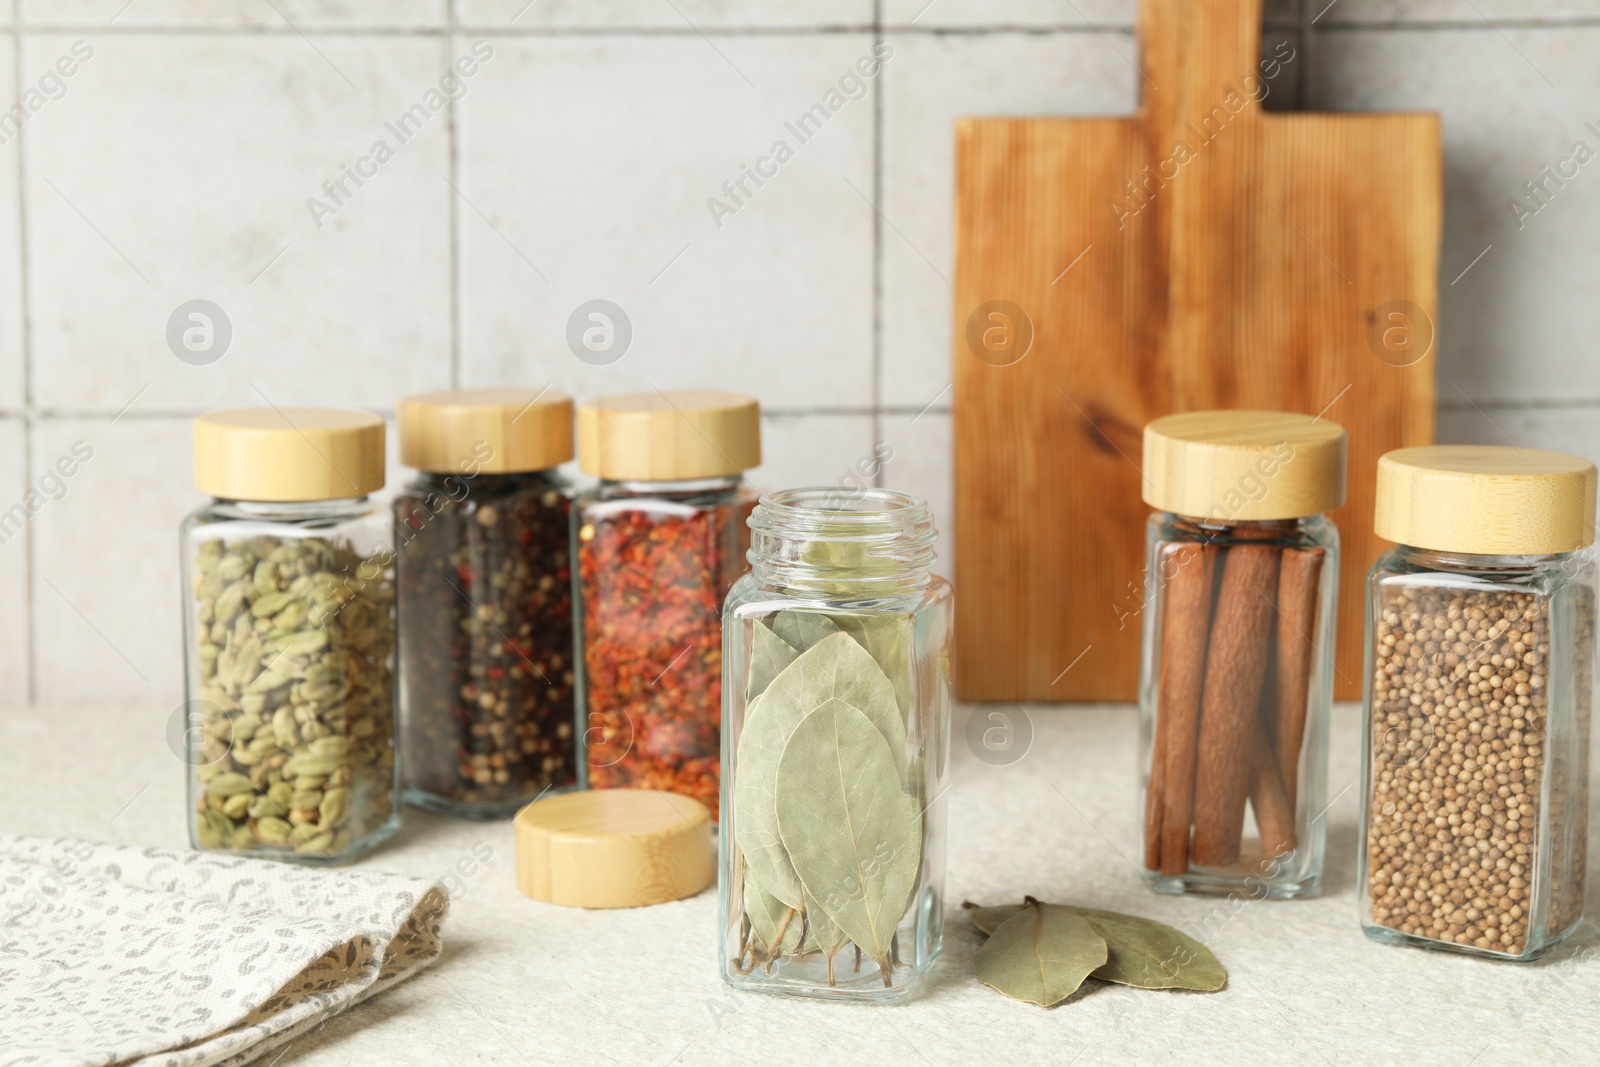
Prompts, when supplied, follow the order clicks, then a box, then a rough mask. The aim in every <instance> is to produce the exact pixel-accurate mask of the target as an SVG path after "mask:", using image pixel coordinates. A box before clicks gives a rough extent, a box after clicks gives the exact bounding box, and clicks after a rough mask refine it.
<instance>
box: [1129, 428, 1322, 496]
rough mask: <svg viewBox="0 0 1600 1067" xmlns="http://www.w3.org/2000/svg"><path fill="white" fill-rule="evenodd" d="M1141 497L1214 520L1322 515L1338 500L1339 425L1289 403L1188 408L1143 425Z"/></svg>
mask: <svg viewBox="0 0 1600 1067" xmlns="http://www.w3.org/2000/svg"><path fill="white" fill-rule="evenodd" d="M1143 470H1144V502H1145V503H1146V504H1149V505H1150V506H1151V507H1153V508H1158V509H1160V510H1161V511H1170V512H1172V513H1173V514H1176V515H1185V516H1189V517H1192V518H1197V519H1212V520H1216V521H1221V522H1263V521H1271V520H1275V519H1300V518H1305V517H1306V516H1308V515H1322V514H1326V513H1327V512H1330V511H1332V510H1334V509H1335V508H1337V507H1338V506H1339V505H1341V504H1343V503H1344V491H1345V433H1344V427H1342V426H1340V425H1339V424H1338V423H1334V422H1329V421H1328V420H1327V419H1321V418H1313V417H1312V416H1310V415H1299V414H1295V413H1293V412H1288V411H1190V412H1185V413H1184V414H1181V415H1167V416H1164V417H1163V418H1159V419H1156V420H1155V421H1153V422H1151V423H1150V424H1149V425H1147V426H1146V427H1145V428H1144V464H1143Z"/></svg>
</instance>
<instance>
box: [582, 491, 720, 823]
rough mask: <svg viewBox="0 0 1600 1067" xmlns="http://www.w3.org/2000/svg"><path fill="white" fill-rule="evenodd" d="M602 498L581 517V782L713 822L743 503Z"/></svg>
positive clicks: (715, 809) (590, 505)
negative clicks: (584, 764) (699, 809)
mask: <svg viewBox="0 0 1600 1067" xmlns="http://www.w3.org/2000/svg"><path fill="white" fill-rule="evenodd" d="M629 503H630V502H628V501H614V500H613V501H605V500H602V501H598V502H594V503H591V504H589V505H588V506H587V508H586V509H585V511H584V513H583V514H582V515H581V517H580V519H579V523H580V529H579V533H578V576H579V582H580V585H581V594H582V600H583V627H582V639H583V660H584V668H585V686H584V688H585V694H586V697H587V707H586V708H585V709H584V711H585V721H586V731H585V733H584V745H585V748H586V751H587V759H588V771H589V785H590V787H591V788H595V789H606V788H622V787H626V788H634V789H661V790H664V791H667V792H673V793H682V794H685V795H687V796H692V797H694V798H696V799H697V800H700V801H702V802H704V803H705V804H706V806H708V807H709V808H710V809H711V813H712V817H713V818H715V817H716V814H717V792H718V777H717V775H718V760H719V758H720V755H721V746H722V737H721V734H722V729H721V728H722V601H723V598H725V597H726V596H727V595H728V590H729V589H730V588H731V587H732V586H733V583H734V582H735V581H736V580H737V579H738V577H739V576H740V575H741V574H743V573H744V571H745V550H746V549H747V548H748V546H749V530H748V528H747V527H746V525H745V519H746V518H748V517H749V514H750V507H751V502H750V501H748V500H747V499H745V498H744V497H743V496H742V495H741V496H738V497H735V498H732V499H730V498H728V497H726V496H724V497H723V498H721V499H719V500H718V501H717V502H716V503H715V504H714V505H711V506H708V507H705V508H703V509H699V510H690V509H686V508H685V507H684V506H683V505H682V504H681V503H679V502H674V503H673V504H672V505H671V506H670V507H666V506H660V505H657V506H656V507H655V508H652V506H651V502H649V501H643V500H641V501H637V502H631V503H632V504H633V506H628V505H629Z"/></svg>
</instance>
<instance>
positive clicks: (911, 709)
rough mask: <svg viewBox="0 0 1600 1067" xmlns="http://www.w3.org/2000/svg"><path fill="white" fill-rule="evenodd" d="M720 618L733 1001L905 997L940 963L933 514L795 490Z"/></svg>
mask: <svg viewBox="0 0 1600 1067" xmlns="http://www.w3.org/2000/svg"><path fill="white" fill-rule="evenodd" d="M750 527H751V530H752V537H751V548H750V563H751V566H752V570H751V573H750V574H748V575H746V576H745V577H744V578H742V579H740V581H739V583H738V584H737V585H736V586H735V587H734V589H733V592H732V593H731V594H730V595H729V597H728V602H727V605H726V607H725V608H724V612H723V619H724V623H723V645H724V648H725V649H726V663H727V667H726V670H725V673H724V678H725V680H726V681H725V689H724V700H723V706H724V713H723V721H724V724H725V727H726V728H725V730H724V733H723V756H722V759H723V778H722V813H723V822H722V827H723V836H722V840H723V842H724V843H725V844H726V845H731V846H732V847H725V848H724V849H723V864H722V867H721V876H720V887H721V920H722V921H721V924H720V928H719V938H720V951H721V957H722V973H723V977H724V978H725V979H726V980H727V981H728V982H729V983H731V984H732V985H734V986H737V987H739V988H742V989H752V990H759V991H762V992H771V993H787V994H793V995H799V996H814V997H823V998H831V999H839V1000H854V1001H883V1000H892V999H896V998H899V997H902V996H904V995H906V994H907V993H909V992H910V991H911V990H912V989H913V988H914V987H915V986H916V984H917V982H918V981H919V980H920V979H921V978H922V977H923V975H925V974H926V973H927V970H928V968H929V967H930V966H931V965H932V963H933V960H934V957H935V956H936V955H937V954H938V952H939V946H940V942H941V939H942V935H943V915H944V906H943V905H944V902H943V895H944V847H945V819H944V800H943V795H944V791H945V786H946V782H947V774H948V769H949V748H950V702H949V685H948V682H947V679H948V675H949V663H948V655H949V639H950V610H951V592H950V586H949V584H948V583H946V582H945V580H944V579H943V578H939V577H937V576H935V575H934V574H933V564H934V552H933V545H934V541H935V539H936V537H937V533H936V531H935V529H934V523H933V517H932V514H931V513H930V512H929V510H928V506H927V504H926V503H924V502H923V501H922V500H920V499H919V498H917V497H914V496H910V495H908V494H905V493H895V492H889V491H886V490H877V489H875V490H865V491H860V492H858V493H855V494H848V495H841V494H840V493H839V491H838V490H837V489H792V490H787V491H784V492H780V493H773V494H770V495H768V496H766V497H763V498H762V500H761V503H760V504H759V505H758V506H757V507H756V509H755V513H754V514H753V515H752V516H751V519H750Z"/></svg>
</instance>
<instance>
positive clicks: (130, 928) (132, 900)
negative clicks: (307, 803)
mask: <svg viewBox="0 0 1600 1067" xmlns="http://www.w3.org/2000/svg"><path fill="white" fill-rule="evenodd" d="M448 906H449V900H448V898H447V897H446V895H445V893H444V891H443V890H441V889H440V888H439V886H438V885H436V884H434V883H432V882H429V881H426V880H423V879H418V878H407V877H404V876H401V875H396V874H382V873H379V872H371V871H336V870H318V869H313V868H307V867H297V866H292V865H290V864H286V863H277V862H274V861H272V860H259V859H247V858H243V857H238V856H230V855H226V854H221V853H215V852H172V851H169V850H167V849H159V848H129V847H125V846H120V845H94V844H89V843H88V842H84V841H71V840H49V839H46V838H38V837H14V836H7V835H0V1067H13V1065H16V1067H21V1065H24V1064H26V1065H29V1067H33V1065H40V1067H45V1065H48V1067H57V1065H60V1067H69V1065H70V1067H100V1065H106V1064H139V1065H140V1067H206V1065H210V1064H225V1065H228V1067H234V1065H237V1064H243V1063H247V1062H249V1061H250V1060H253V1059H255V1058H256V1057H257V1056H260V1055H262V1054H263V1053H265V1052H267V1051H269V1050H271V1049H273V1048H276V1047H278V1046H280V1045H282V1044H284V1043H285V1042H287V1041H290V1040H292V1039H293V1038H295V1037H297V1036H298V1035H300V1034H302V1033H304V1032H305V1031H307V1030H309V1029H311V1028H313V1027H315V1026H318V1025H320V1024H321V1023H322V1022H323V1021H325V1020H326V1019H328V1018H329V1017H331V1016H332V1015H334V1014H336V1013H338V1012H340V1011H343V1010H344V1009H345V1008H348V1007H349V1006H350V1005H352V1004H355V1003H358V1002H359V1001H362V1000H365V999H366V998H367V997H370V996H371V995H372V994H374V993H377V992H379V991H381V990H383V989H386V988H388V987H389V986H391V985H393V984H394V983H396V982H398V981H400V980H402V979H404V978H407V977H409V976H410V975H412V974H414V973H415V972H416V971H418V970H419V969H420V968H422V967H425V966H427V965H428V964H429V963H431V962H433V960H434V959H436V958H437V957H438V955H439V951H440V940H439V925H440V923H441V921H442V920H443V918H444V913H445V910H446V909H447V908H448Z"/></svg>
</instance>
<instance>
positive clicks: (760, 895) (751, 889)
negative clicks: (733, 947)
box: [744, 871, 801, 956]
mask: <svg viewBox="0 0 1600 1067" xmlns="http://www.w3.org/2000/svg"><path fill="white" fill-rule="evenodd" d="M744 912H745V914H746V915H748V916H749V917H750V930H751V932H752V933H753V934H754V935H755V939H756V944H757V946H758V947H759V948H760V949H761V950H762V951H763V952H765V953H766V954H767V955H768V956H787V955H788V954H790V953H791V952H793V951H794V950H795V949H796V948H798V947H799V945H800V930H801V921H800V913H799V911H798V910H797V909H795V908H791V907H789V905H787V904H785V903H784V902H783V901H781V900H779V899H778V898H777V897H775V896H773V895H772V894H771V893H769V892H767V891H766V890H765V889H763V888H761V885H760V883H759V882H757V881H756V880H755V879H754V878H752V877H750V874H749V872H748V871H747V872H746V873H745V876H744Z"/></svg>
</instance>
